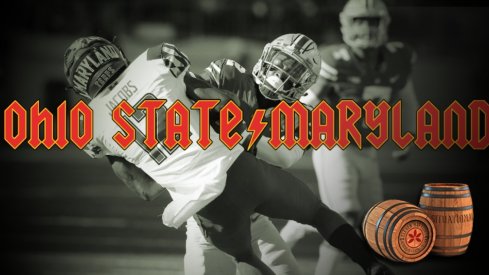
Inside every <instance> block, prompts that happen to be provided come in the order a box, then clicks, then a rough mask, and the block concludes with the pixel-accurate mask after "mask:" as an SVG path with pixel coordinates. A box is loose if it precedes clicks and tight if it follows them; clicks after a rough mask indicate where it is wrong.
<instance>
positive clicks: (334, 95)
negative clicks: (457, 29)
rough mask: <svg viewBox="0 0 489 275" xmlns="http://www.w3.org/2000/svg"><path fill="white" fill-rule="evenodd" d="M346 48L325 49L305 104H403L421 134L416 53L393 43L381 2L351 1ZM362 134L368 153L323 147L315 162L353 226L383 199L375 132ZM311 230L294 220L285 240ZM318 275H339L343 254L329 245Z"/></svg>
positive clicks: (329, 199)
mask: <svg viewBox="0 0 489 275" xmlns="http://www.w3.org/2000/svg"><path fill="white" fill-rule="evenodd" d="M339 17H340V22H341V32H342V34H343V40H344V44H340V45H331V46H326V47H324V48H322V49H321V50H320V52H321V57H322V60H323V62H322V65H321V73H320V77H319V79H318V81H317V83H316V84H315V85H314V86H313V87H311V89H310V90H309V91H308V92H307V94H306V95H305V96H304V97H303V98H302V99H301V101H303V102H304V103H307V104H309V105H312V106H315V105H317V104H318V103H319V102H320V100H326V101H327V102H328V103H329V104H331V105H332V106H334V105H336V104H337V103H338V101H339V100H342V99H353V100H355V102H357V103H358V104H359V105H360V106H362V105H363V104H364V103H365V102H367V101H369V100H371V101H373V102H374V103H375V104H377V103H380V102H381V101H383V100H385V101H387V102H389V103H391V102H396V101H397V100H401V104H402V116H403V128H404V129H405V130H408V131H410V132H414V131H415V126H416V125H415V113H416V110H417V100H416V96H415V93H414V89H413V83H412V81H411V78H410V75H411V68H412V64H413V62H414V59H415V55H414V53H413V51H412V50H411V49H410V48H409V47H408V46H406V45H405V44H403V43H401V42H388V41H387V27H388V25H389V22H390V16H389V13H388V10H387V7H386V6H385V4H384V3H383V2H382V1H381V0H350V1H348V2H347V4H346V5H345V7H344V9H343V11H342V12H341V13H340V16H339ZM356 126H357V128H358V129H359V130H360V133H361V134H362V138H363V140H362V146H363V148H362V149H359V148H358V147H357V146H356V145H355V143H353V142H352V143H351V144H350V145H349V146H348V147H347V148H346V149H344V150H343V149H341V148H339V146H336V147H334V148H333V149H331V150H328V149H326V148H325V147H321V148H320V149H319V150H316V151H313V153H312V160H313V165H314V169H315V172H316V176H317V180H318V185H319V186H318V187H319V192H320V196H321V199H322V201H323V202H324V203H325V204H326V205H328V206H329V207H331V208H332V209H334V210H335V211H337V212H338V213H340V214H341V215H342V216H343V217H345V218H346V219H347V220H348V221H349V222H350V223H352V224H355V225H357V224H359V223H360V222H361V219H362V217H363V214H364V213H365V212H366V210H368V208H369V207H371V206H372V205H373V204H374V203H375V202H378V201H381V200H382V198H383V191H382V182H381V178H380V171H379V163H378V160H377V151H376V149H374V148H373V147H371V146H370V144H369V143H368V142H367V141H366V140H365V137H366V136H367V134H368V133H370V130H369V129H367V128H366V126H364V124H363V121H360V122H358V123H357V125H356ZM407 152H408V151H407V150H404V151H401V150H399V151H395V152H393V156H394V157H395V158H398V159H400V158H404V157H406V154H407ZM307 232H311V228H310V227H307V226H303V225H300V224H298V223H296V222H293V221H290V222H289V223H288V224H287V225H286V226H285V227H284V228H283V229H282V231H281V235H282V237H283V238H284V240H285V241H286V242H287V243H288V244H289V245H290V246H294V244H295V243H296V242H297V241H298V240H299V239H300V238H302V237H303V236H304V234H305V233H307ZM319 254H320V256H319V261H318V265H317V267H316V274H322V275H324V274H333V273H332V270H333V269H334V264H335V263H336V262H337V260H338V259H339V255H340V254H339V251H338V250H336V249H335V248H333V247H331V246H329V245H328V244H327V243H325V242H323V244H322V245H321V247H320V253H319Z"/></svg>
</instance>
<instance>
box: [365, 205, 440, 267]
mask: <svg viewBox="0 0 489 275" xmlns="http://www.w3.org/2000/svg"><path fill="white" fill-rule="evenodd" d="M435 234H436V232H435V226H434V225H433V222H432V221H431V220H430V218H429V217H428V216H427V215H426V214H425V213H424V212H423V211H422V210H421V209H420V208H419V207H417V206H415V205H413V204H410V203H408V202H405V201H401V200H386V201H383V202H379V203H377V204H375V205H374V206H373V207H372V208H370V210H369V211H368V212H367V215H365V218H364V219H363V235H364V236H365V239H367V242H368V244H369V245H370V247H371V248H372V249H373V250H374V251H375V252H377V253H378V254H379V255H381V256H383V257H385V258H387V259H390V260H392V261H396V262H409V263H412V262H417V261H419V260H421V259H423V258H424V257H426V255H428V253H430V251H431V249H432V248H433V245H434V242H435Z"/></svg>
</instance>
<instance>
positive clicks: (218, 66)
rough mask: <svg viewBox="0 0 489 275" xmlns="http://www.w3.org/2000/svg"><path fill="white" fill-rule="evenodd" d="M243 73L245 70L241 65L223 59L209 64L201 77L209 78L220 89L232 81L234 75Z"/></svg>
mask: <svg viewBox="0 0 489 275" xmlns="http://www.w3.org/2000/svg"><path fill="white" fill-rule="evenodd" d="M245 73H246V69H245V68H244V67H243V66H241V64H239V63H238V62H236V61H234V60H232V59H226V58H224V59H219V60H216V61H213V62H211V64H209V66H208V67H207V68H206V69H205V72H204V74H202V75H203V76H204V77H205V75H208V76H210V78H211V80H212V82H214V83H215V84H216V85H217V87H221V86H222V85H223V83H225V82H226V81H227V80H229V79H234V78H235V77H236V75H239V74H245Z"/></svg>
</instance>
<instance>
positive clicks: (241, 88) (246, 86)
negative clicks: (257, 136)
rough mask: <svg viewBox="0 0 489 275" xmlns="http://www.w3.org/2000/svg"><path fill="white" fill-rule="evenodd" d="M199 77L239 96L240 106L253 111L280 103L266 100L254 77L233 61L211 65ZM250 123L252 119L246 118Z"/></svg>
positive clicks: (227, 60) (217, 62)
mask: <svg viewBox="0 0 489 275" xmlns="http://www.w3.org/2000/svg"><path fill="white" fill-rule="evenodd" d="M199 76H200V77H201V78H202V79H204V80H205V81H207V82H208V83H209V84H210V85H211V86H212V87H216V88H219V89H223V90H228V91H230V92H232V93H234V94H236V95H237V97H238V100H240V102H237V104H238V106H243V105H246V106H247V107H249V108H250V109H251V110H256V109H259V108H260V109H266V108H269V107H273V106H276V105H277V104H278V103H280V101H271V100H268V99H265V98H264V97H263V96H262V95H261V93H260V91H259V90H258V86H257V84H256V83H255V80H254V78H253V75H252V74H251V73H247V72H246V69H245V68H244V67H242V66H241V65H240V64H239V63H238V62H236V61H234V60H231V59H220V60H217V61H213V62H211V64H210V65H209V66H208V67H207V68H206V69H205V70H204V71H203V72H202V73H201V74H199ZM244 119H245V121H246V122H247V123H248V122H249V121H250V119H251V117H245V118H244Z"/></svg>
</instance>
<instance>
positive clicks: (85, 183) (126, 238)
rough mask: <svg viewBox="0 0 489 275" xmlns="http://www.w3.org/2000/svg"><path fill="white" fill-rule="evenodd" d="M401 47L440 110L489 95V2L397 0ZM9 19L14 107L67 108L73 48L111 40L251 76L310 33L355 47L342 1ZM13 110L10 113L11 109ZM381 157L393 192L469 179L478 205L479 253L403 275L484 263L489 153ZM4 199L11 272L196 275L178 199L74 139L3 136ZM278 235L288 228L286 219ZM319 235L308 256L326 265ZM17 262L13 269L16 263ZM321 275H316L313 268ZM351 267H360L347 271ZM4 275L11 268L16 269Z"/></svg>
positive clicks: (201, 0) (66, 6)
mask: <svg viewBox="0 0 489 275" xmlns="http://www.w3.org/2000/svg"><path fill="white" fill-rule="evenodd" d="M386 3H387V4H388V6H389V8H390V13H391V17H392V23H391V25H390V28H389V34H390V38H391V40H400V41H403V42H405V43H407V44H410V45H411V46H413V47H414V48H415V49H416V51H417V54H418V62H417V64H416V67H415V69H414V73H413V79H414V83H415V87H416V92H417V96H418V99H419V101H420V102H421V103H424V102H426V101H428V100H430V101H432V102H433V103H434V104H435V105H437V106H438V107H439V108H440V109H443V108H445V107H446V106H448V105H449V104H450V103H451V102H452V101H454V100H458V101H459V102H461V103H462V104H463V105H464V106H467V105H468V103H470V101H471V100H473V99H487V98H488V97H487V93H488V89H487V87H486V84H487V83H488V79H489V75H488V72H489V70H487V66H488V65H487V64H488V55H487V51H488V50H487V49H488V46H489V42H488V39H487V37H488V36H489V31H488V28H487V22H488V20H487V15H488V14H489V8H488V7H486V6H485V5H487V4H486V2H485V1H433V0H428V1H426V0H417V1H414V0H411V1H394V0H391V1H386ZM11 4H12V6H11V7H8V8H7V7H4V9H3V11H4V12H3V13H4V14H3V16H2V18H1V23H2V24H1V28H2V37H1V48H0V49H1V52H2V53H3V54H2V56H1V60H2V61H1V63H0V64H1V65H0V83H1V86H0V87H1V90H2V91H1V96H0V107H2V110H4V109H5V108H6V106H8V105H9V104H10V103H11V102H12V101H13V100H18V101H19V102H20V103H21V104H23V106H24V107H25V108H29V107H30V106H31V105H32V104H33V103H34V102H35V101H37V100H40V103H41V106H43V107H48V108H50V109H51V110H55V108H56V106H58V104H59V103H60V102H62V101H63V100H67V101H68V103H69V104H73V103H74V102H76V101H77V100H79V98H75V97H74V96H73V95H69V94H67V93H66V92H65V91H64V87H65V81H64V76H63V53H64V50H65V49H66V47H67V46H68V45H69V44H70V43H71V42H72V41H73V40H74V39H76V38H78V37H80V36H85V35H100V36H104V37H106V38H109V39H112V38H114V37H115V41H116V42H117V43H118V44H120V45H121V46H122V47H123V48H124V49H125V50H126V53H127V55H128V56H129V57H130V58H134V57H136V56H137V54H139V53H140V52H142V51H143V50H145V49H146V48H148V47H150V46H153V45H156V44H158V43H161V42H162V41H165V42H170V43H173V44H175V45H176V46H177V47H179V48H180V49H182V50H183V51H184V52H185V53H186V54H188V55H189V57H190V60H191V62H192V70H193V71H196V72H199V71H200V70H202V69H203V68H205V67H206V65H207V64H209V62H210V61H212V60H215V59H217V58H222V57H226V58H232V59H235V60H237V61H239V62H240V63H242V64H243V65H244V66H245V67H246V68H247V69H248V70H251V68H252V66H253V64H254V62H255V61H256V60H257V59H258V57H259V55H260V53H261V50H262V48H263V46H264V44H265V43H266V42H267V41H270V40H272V39H273V38H275V37H277V36H279V35H281V34H283V33H289V32H301V33H304V34H306V35H308V36H309V37H311V38H312V39H314V40H315V41H316V42H318V44H325V43H326V44H327V43H337V42H341V34H340V31H339V22H338V12H339V11H340V10H341V8H342V5H343V4H344V1H340V0H334V1H331V0H330V1H327V0H322V1H319V0H297V1H279V0H246V1H224V0H180V1H156V0H154V1H151V0H145V1H137V2H136V1H129V0H127V1H115V0H111V1H109V0H103V1H82V0H78V1H46V2H40V1H37V2H32V1H16V2H15V3H11ZM2 116H3V112H2ZM391 149H392V145H387V146H385V147H384V148H383V149H382V150H381V151H380V152H379V153H380V156H379V157H380V163H381V167H382V176H383V179H384V183H385V193H386V194H385V195H386V198H397V199H404V200H407V201H410V202H412V203H417V200H418V197H419V193H420V191H421V188H422V185H423V184H424V183H428V182H463V183H468V184H469V185H470V188H471V191H472V197H473V200H474V211H475V223H474V231H473V236H472V237H473V239H472V242H471V246H470V248H469V251H468V253H467V254H465V255H463V256H459V257H454V258H449V259H445V258H440V257H434V256H429V257H428V258H426V259H425V260H423V261H422V262H420V263H417V264H413V265H403V264H392V265H393V266H394V268H395V269H396V270H397V271H398V272H399V273H400V274H412V273H415V272H416V273H418V274H428V273H432V274H459V273H460V272H464V271H466V272H467V274H471V273H470V271H469V270H471V269H472V268H473V267H474V266H476V265H482V266H483V261H484V259H483V251H484V248H485V245H486V243H487V237H486V236H485V234H484V233H485V232H484V231H485V230H484V228H483V226H482V220H483V219H484V216H485V210H486V209H487V207H486V205H487V200H485V196H486V195H487V192H486V190H487V188H486V187H485V185H487V184H488V178H489V176H488V172H487V169H488V168H489V165H488V164H489V158H488V153H487V150H483V151H473V150H471V149H470V148H465V149H463V150H462V149H458V148H452V149H450V150H447V149H443V148H440V149H438V150H433V149H429V148H427V149H424V150H414V152H413V154H412V155H411V158H410V159H408V160H407V161H405V162H403V163H397V162H394V161H393V160H392V159H391V158H390V151H391ZM0 152H1V154H2V158H1V163H0V165H1V167H2V172H3V175H4V178H3V180H2V187H3V188H2V189H1V191H0V198H1V200H0V206H1V208H2V210H3V211H2V213H3V215H2V216H3V217H2V245H1V247H2V248H3V249H2V254H3V255H2V256H3V257H2V264H3V265H4V266H6V269H5V271H8V272H7V273H5V274H182V273H181V272H182V271H181V270H182V266H183V262H182V255H183V253H184V239H185V234H184V232H185V231H184V229H180V230H172V229H168V228H165V227H164V226H163V225H162V224H161V223H160V217H159V216H158V215H159V214H161V212H162V210H163V206H164V205H165V202H164V201H163V199H157V200H156V201H153V202H144V201H142V200H140V199H139V198H137V197H136V196H135V195H134V194H132V193H131V192H130V191H129V190H128V189H126V188H125V187H124V186H123V185H122V184H121V183H120V182H118V181H117V179H116V178H115V176H114V175H113V174H112V172H111V170H110V167H109V165H108V163H107V162H106V161H104V160H91V159H90V158H89V157H88V156H86V155H85V154H84V153H83V152H81V151H80V150H78V149H77V148H75V147H74V146H72V145H70V146H68V147H67V148H66V149H65V150H59V149H51V150H47V149H43V148H41V149H38V150H33V149H31V148H30V147H29V146H27V144H24V145H22V146H21V147H20V148H18V149H17V150H13V149H12V148H10V147H9V146H8V145H7V144H6V143H5V142H4V141H3V139H2V142H1V143H0ZM291 171H292V172H293V173H294V174H295V175H297V176H299V177H301V178H303V179H304V180H305V181H306V182H307V183H308V184H309V185H310V187H311V188H313V189H314V188H315V183H316V179H315V176H314V172H313V170H312V166H311V160H310V153H309V154H307V155H306V156H305V157H304V158H303V160H301V161H300V162H299V163H298V164H297V165H295V166H294V167H293V168H292V169H291ZM275 222H276V224H277V225H278V227H281V226H282V225H283V223H284V222H283V221H278V220H277V221H275ZM318 242H319V238H317V237H314V236H311V237H308V238H306V239H305V240H304V241H303V242H301V243H300V244H299V246H298V247H297V248H296V249H295V251H294V252H296V255H297V256H298V258H299V260H300V263H301V264H303V267H304V268H305V270H307V271H311V270H313V267H314V262H315V260H316V258H315V257H316V255H317V244H318ZM7 267H8V268H7ZM311 268H312V269H311ZM346 270H348V269H346ZM0 273H2V274H3V273H4V272H3V271H2V272H0Z"/></svg>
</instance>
